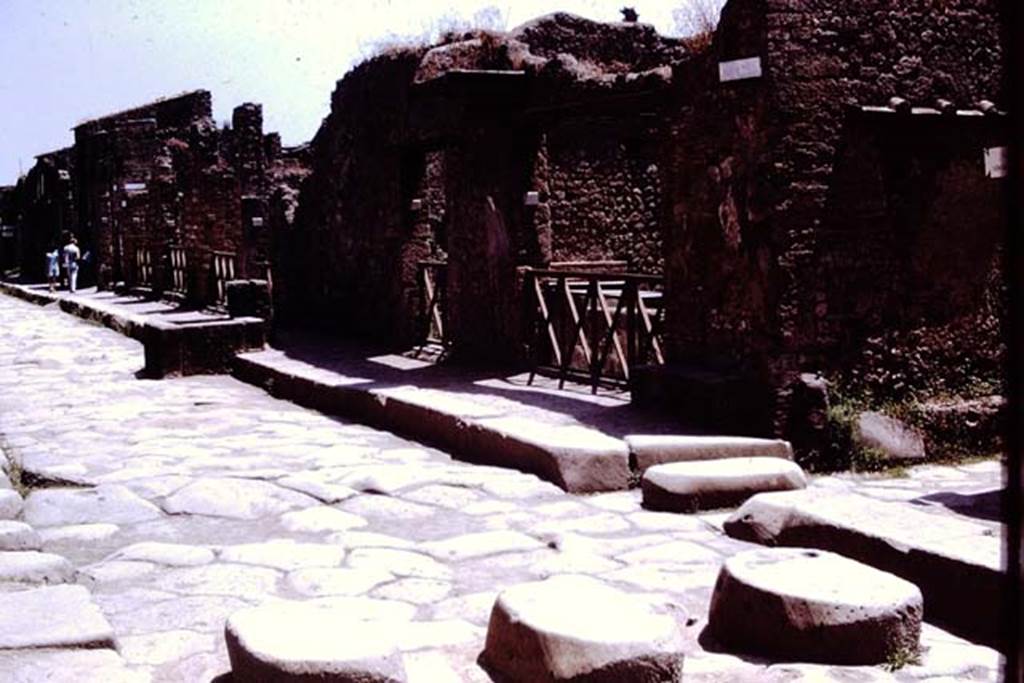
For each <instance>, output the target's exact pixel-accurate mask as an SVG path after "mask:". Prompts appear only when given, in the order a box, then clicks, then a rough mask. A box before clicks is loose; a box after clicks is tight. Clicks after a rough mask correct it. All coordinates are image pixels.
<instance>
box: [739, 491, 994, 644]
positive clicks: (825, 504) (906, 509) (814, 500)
mask: <svg viewBox="0 0 1024 683" xmlns="http://www.w3.org/2000/svg"><path fill="white" fill-rule="evenodd" d="M725 531H726V532H727V533H728V534H729V535H730V536H732V537H734V538H739V539H742V540H748V541H754V542H758V543H763V544H766V545H780V546H808V547H815V548H821V549H823V550H831V551H833V552H837V553H840V554H842V555H845V556H847V557H850V558H852V559H855V560H858V561H860V562H864V563H865V564H870V565H872V566H874V567H877V568H878V569H881V570H883V571H887V572H891V573H893V574H896V575H897V576H901V577H903V578H904V579H906V580H908V581H910V582H912V583H914V584H915V585H917V586H918V587H919V588H920V589H921V592H922V593H923V594H924V598H925V601H926V603H927V605H928V617H929V620H935V621H936V622H937V623H938V624H940V625H942V626H944V627H945V628H948V629H949V630H951V631H953V632H954V633H956V634H957V635H961V636H964V637H967V638H970V639H972V640H975V641H980V642H982V643H985V644H995V643H999V642H1001V641H1000V638H1001V635H1000V629H999V626H998V622H999V619H998V617H999V615H1000V614H1001V613H1002V611H1003V610H1004V609H1006V603H1005V598H1004V595H1003V585H1004V583H1003V559H1002V542H1001V539H1000V535H999V533H998V528H997V527H995V526H993V525H986V524H983V523H980V522H974V521H968V520H966V519H964V518H960V517H952V516H948V515H941V514H935V513H933V512H929V511H926V510H925V509H924V508H915V507H912V506H909V505H905V504H899V503H887V502H882V501H876V500H872V499H870V498H867V497H865V496H860V495H857V494H852V493H834V492H830V491H822V490H817V489H807V490H805V491H788V492H781V493H763V494H759V495H756V496H754V497H753V498H751V499H750V500H748V501H747V502H746V503H744V504H743V506H742V507H740V508H739V509H738V510H736V511H735V512H734V513H733V514H732V516H730V517H729V519H728V520H727V521H726V523H725ZM951 585H955V586H957V590H956V591H950V590H949V587H950V586H951ZM963 595H970V596H971V599H970V601H965V600H963V599H962V596H963Z"/></svg>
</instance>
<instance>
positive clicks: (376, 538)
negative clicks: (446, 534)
mask: <svg viewBox="0 0 1024 683" xmlns="http://www.w3.org/2000/svg"><path fill="white" fill-rule="evenodd" d="M327 542H328V543H333V544H335V545H342V546H345V547H346V548H412V547H415V545H416V544H415V543H414V542H412V541H409V540H407V539H404V538H399V537H398V536H390V535H388V534H378V533H374V532H372V531H343V532H341V533H337V534H331V535H330V536H328V537H327Z"/></svg>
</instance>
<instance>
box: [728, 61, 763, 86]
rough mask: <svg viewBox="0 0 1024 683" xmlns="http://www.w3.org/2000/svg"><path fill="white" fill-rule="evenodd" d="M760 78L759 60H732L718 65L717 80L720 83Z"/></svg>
mask: <svg viewBox="0 0 1024 683" xmlns="http://www.w3.org/2000/svg"><path fill="white" fill-rule="evenodd" d="M760 77H761V58H760V57H748V58H747V59H733V60H730V61H728V62H719V63H718V80H719V81H721V82H722V83H726V82H728V81H742V80H745V79H747V78H760Z"/></svg>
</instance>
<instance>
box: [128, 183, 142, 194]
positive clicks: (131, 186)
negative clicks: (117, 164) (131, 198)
mask: <svg viewBox="0 0 1024 683" xmlns="http://www.w3.org/2000/svg"><path fill="white" fill-rule="evenodd" d="M145 189H146V183H125V184H124V191H125V192H142V191H143V190H145Z"/></svg>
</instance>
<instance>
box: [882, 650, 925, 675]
mask: <svg viewBox="0 0 1024 683" xmlns="http://www.w3.org/2000/svg"><path fill="white" fill-rule="evenodd" d="M920 663H921V649H920V648H919V647H917V646H915V645H904V646H903V647H899V648H896V649H895V650H893V651H892V652H890V653H889V656H888V657H887V658H886V660H885V664H883V665H882V668H883V669H885V670H886V671H889V672H893V671H899V670H900V669H902V668H903V667H905V666H912V665H916V664H920Z"/></svg>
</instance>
